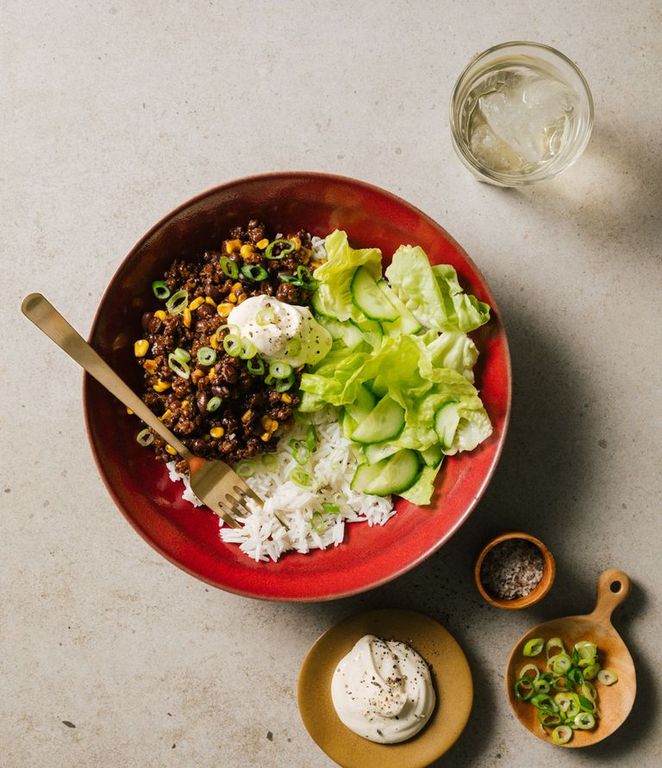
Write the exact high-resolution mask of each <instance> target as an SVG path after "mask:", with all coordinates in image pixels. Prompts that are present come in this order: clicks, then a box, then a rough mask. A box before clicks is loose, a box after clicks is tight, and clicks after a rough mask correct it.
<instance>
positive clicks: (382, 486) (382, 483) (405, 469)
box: [351, 448, 422, 496]
mask: <svg viewBox="0 0 662 768" xmlns="http://www.w3.org/2000/svg"><path fill="white" fill-rule="evenodd" d="M421 470H422V464H421V461H420V458H419V455H418V453H416V451H410V450H409V449H408V448H405V449H404V450H402V451H398V452H397V453H395V454H394V455H393V456H389V458H387V459H383V460H382V461H379V462H377V463H376V464H360V465H359V466H358V467H357V468H356V472H355V473H354V477H353V478H352V484H351V487H352V488H353V489H354V490H355V491H362V492H363V493H372V494H374V495H375V496H389V495H390V494H392V493H402V492H403V491H406V490H407V489H408V488H411V487H412V485H414V483H415V482H416V481H417V480H418V477H419V475H420V474H421Z"/></svg>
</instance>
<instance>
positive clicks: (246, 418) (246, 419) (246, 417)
mask: <svg viewBox="0 0 662 768" xmlns="http://www.w3.org/2000/svg"><path fill="white" fill-rule="evenodd" d="M252 417H253V411H252V409H251V408H249V409H248V410H247V411H246V413H244V415H243V416H242V417H241V423H242V424H248V422H249V421H250V420H251V418H252Z"/></svg>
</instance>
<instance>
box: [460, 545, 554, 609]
mask: <svg viewBox="0 0 662 768" xmlns="http://www.w3.org/2000/svg"><path fill="white" fill-rule="evenodd" d="M515 539H521V540H523V541H529V542H531V544H534V545H535V546H536V547H537V548H538V549H539V550H540V554H541V555H542V556H543V561H544V565H543V575H542V578H541V579H540V581H539V582H538V584H536V586H535V587H534V588H533V589H532V590H531V592H529V593H528V594H527V595H523V596H522V597H516V598H515V599H513V600H502V599H500V598H498V597H493V596H492V595H491V594H490V593H489V592H488V591H487V590H486V589H485V587H484V585H483V581H482V579H481V575H480V571H481V567H482V565H483V561H484V560H485V557H486V555H487V554H488V553H489V552H491V551H492V550H493V549H494V547H496V546H498V545H499V544H502V543H503V542H504V541H513V540H515ZM555 579H556V560H555V558H554V555H553V554H552V552H551V551H550V549H549V548H548V547H547V546H546V545H545V544H544V543H543V542H542V541H541V540H540V539H539V538H538V537H537V536H533V535H532V534H530V533H526V532H525V531H506V532H505V533H501V534H499V535H498V536H495V537H494V538H493V539H491V540H490V541H488V542H487V544H486V545H485V546H484V547H483V548H482V549H481V551H480V554H479V555H478V557H477V558H476V563H475V565H474V581H475V582H476V587H477V589H478V591H479V592H480V594H481V597H482V598H483V599H484V600H486V601H487V602H488V603H489V604H490V605H493V606H494V607H495V608H503V609H505V610H510V611H517V610H520V609H522V608H529V607H531V606H532V605H535V604H536V603H539V602H540V601H541V600H542V599H543V597H545V596H546V595H547V593H548V592H549V590H550V589H551V588H552V585H553V584H554V581H555Z"/></svg>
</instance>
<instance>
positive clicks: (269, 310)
mask: <svg viewBox="0 0 662 768" xmlns="http://www.w3.org/2000/svg"><path fill="white" fill-rule="evenodd" d="M255 322H256V323H257V324H258V325H259V326H265V325H270V324H271V323H275V322H276V313H275V312H274V310H273V307H263V308H262V309H261V310H259V312H258V313H257V314H256V315H255Z"/></svg>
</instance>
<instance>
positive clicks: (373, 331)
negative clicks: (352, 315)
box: [354, 319, 384, 349]
mask: <svg viewBox="0 0 662 768" xmlns="http://www.w3.org/2000/svg"><path fill="white" fill-rule="evenodd" d="M354 325H356V327H357V328H358V329H359V330H360V331H361V333H362V334H363V338H364V339H365V340H366V341H367V342H368V344H370V346H371V347H372V348H373V349H379V348H380V347H381V345H382V339H383V338H384V331H383V330H382V326H381V324H380V323H379V322H378V321H377V320H370V319H368V320H362V321H361V322H360V323H354Z"/></svg>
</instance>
